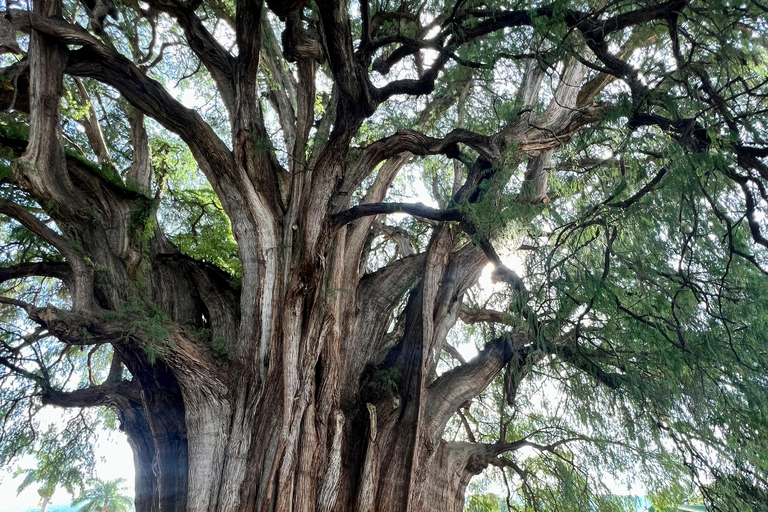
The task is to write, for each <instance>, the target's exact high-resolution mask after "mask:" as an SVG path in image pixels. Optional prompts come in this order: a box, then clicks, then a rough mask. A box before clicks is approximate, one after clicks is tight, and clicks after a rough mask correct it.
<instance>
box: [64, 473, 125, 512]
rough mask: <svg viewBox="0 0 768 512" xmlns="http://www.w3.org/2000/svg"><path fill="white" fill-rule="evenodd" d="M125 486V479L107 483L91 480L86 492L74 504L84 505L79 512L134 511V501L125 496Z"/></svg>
mask: <svg viewBox="0 0 768 512" xmlns="http://www.w3.org/2000/svg"><path fill="white" fill-rule="evenodd" d="M124 484H125V479H124V478H118V479H117V480H109V481H106V482H105V481H104V480H99V479H98V478H96V479H94V480H91V482H90V485H89V486H88V488H87V489H86V491H85V492H83V493H82V494H81V495H80V496H79V497H78V498H77V499H76V500H75V501H73V502H72V504H73V505H75V506H77V505H80V504H83V506H82V507H80V508H79V509H78V511H79V512H130V511H132V510H133V500H132V499H131V498H129V497H128V496H126V495H125V494H123V493H124V492H125V485H124Z"/></svg>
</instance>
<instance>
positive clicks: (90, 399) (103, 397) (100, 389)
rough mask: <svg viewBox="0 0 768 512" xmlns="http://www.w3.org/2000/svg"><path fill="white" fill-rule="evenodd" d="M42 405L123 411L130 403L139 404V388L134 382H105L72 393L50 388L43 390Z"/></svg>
mask: <svg viewBox="0 0 768 512" xmlns="http://www.w3.org/2000/svg"><path fill="white" fill-rule="evenodd" d="M41 398H42V401H43V404H44V405H56V406H59V407H95V406H107V407H118V408H120V409H123V408H125V407H127V406H128V405H129V404H130V403H131V402H133V403H140V402H141V388H140V387H139V384H138V383H137V382H135V381H117V382H106V383H104V384H100V385H98V386H91V387H87V388H82V389H76V390H74V391H61V390H59V389H54V388H53V387H51V386H50V384H49V385H48V386H47V387H44V388H43V393H42V396H41Z"/></svg>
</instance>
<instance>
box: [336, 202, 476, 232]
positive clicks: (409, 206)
mask: <svg viewBox="0 0 768 512" xmlns="http://www.w3.org/2000/svg"><path fill="white" fill-rule="evenodd" d="M388 213H407V214H409V215H413V216H414V217H421V218H424V219H430V220H436V221H459V220H461V215H460V214H459V212H457V211H452V210H439V209H437V208H431V207H429V206H426V205H425V204H424V203H368V204H360V205H357V206H353V207H352V208H350V209H349V210H346V211H343V212H339V213H337V214H335V215H332V216H331V222H332V223H333V225H334V226H335V227H337V228H338V227H341V226H343V225H345V224H348V223H350V222H352V221H354V220H355V219H359V218H361V217H368V216H371V215H381V214H388Z"/></svg>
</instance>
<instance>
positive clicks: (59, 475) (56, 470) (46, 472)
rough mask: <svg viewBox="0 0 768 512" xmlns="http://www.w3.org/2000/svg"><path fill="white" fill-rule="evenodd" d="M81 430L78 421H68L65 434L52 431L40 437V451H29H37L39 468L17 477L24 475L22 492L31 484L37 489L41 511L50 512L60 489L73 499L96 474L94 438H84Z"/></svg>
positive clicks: (38, 445)
mask: <svg viewBox="0 0 768 512" xmlns="http://www.w3.org/2000/svg"><path fill="white" fill-rule="evenodd" d="M89 423H91V422H89ZM77 427H78V422H77V421H70V422H68V423H67V424H66V427H65V428H64V430H63V432H61V434H62V435H58V434H59V432H57V429H55V428H51V429H49V430H48V431H47V432H45V433H44V434H43V435H41V436H39V437H40V438H39V440H38V441H39V442H38V443H37V446H36V448H37V449H36V450H30V449H29V448H27V450H25V451H27V452H30V451H34V456H35V459H36V462H37V467H36V468H35V469H27V470H19V471H17V472H16V475H17V476H18V475H22V474H23V475H24V479H23V480H22V481H21V484H19V487H18V493H21V492H22V491H24V489H26V488H27V487H29V486H31V485H35V486H37V488H38V489H37V493H38V494H39V495H40V512H45V511H46V509H47V508H48V504H49V503H50V501H51V498H53V495H54V493H55V492H56V490H57V488H59V487H62V488H64V490H65V491H66V492H68V493H69V494H70V495H71V496H73V497H74V496H75V493H76V492H78V490H79V491H80V492H82V491H83V488H84V483H85V481H86V478H87V475H89V474H90V473H91V472H92V469H93V468H92V463H93V455H92V452H91V450H92V447H91V446H90V445H89V442H90V441H92V439H90V437H89V436H87V435H83V432H82V429H78V428H77ZM89 428H91V425H89Z"/></svg>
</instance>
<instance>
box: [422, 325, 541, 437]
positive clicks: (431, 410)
mask: <svg viewBox="0 0 768 512" xmlns="http://www.w3.org/2000/svg"><path fill="white" fill-rule="evenodd" d="M532 346H533V345H532V344H531V339H530V336H529V335H528V334H525V333H520V332H518V333H510V334H508V335H505V336H503V337H501V338H498V339H496V340H494V341H490V342H488V343H487V344H486V345H485V347H484V348H483V350H482V351H481V352H480V353H479V354H478V355H477V356H476V357H475V358H474V359H472V360H471V361H469V362H467V363H466V364H462V365H460V366H458V367H456V368H454V369H452V370H449V371H447V372H445V373H444V374H443V375H441V376H440V377H438V379H437V380H436V381H435V382H433V383H432V385H430V386H429V388H428V396H427V409H426V417H427V424H428V425H429V429H430V432H433V433H437V434H438V435H439V434H440V433H442V431H443V428H444V427H445V423H446V422H447V421H448V419H450V417H451V415H452V414H453V413H454V412H455V411H456V410H457V409H458V408H459V406H461V404H463V403H464V402H466V401H467V400H470V399H472V398H474V397H475V396H477V395H478V394H479V393H481V392H482V391H483V390H484V389H485V388H487V387H488V385H489V384H490V383H491V381H492V380H493V379H494V378H495V377H496V375H498V374H499V372H500V371H501V369H502V368H504V365H505V364H507V363H508V362H509V361H510V360H511V359H512V358H513V357H520V358H521V359H525V357H526V356H527V354H528V352H529V351H530V348H531V347H532Z"/></svg>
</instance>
